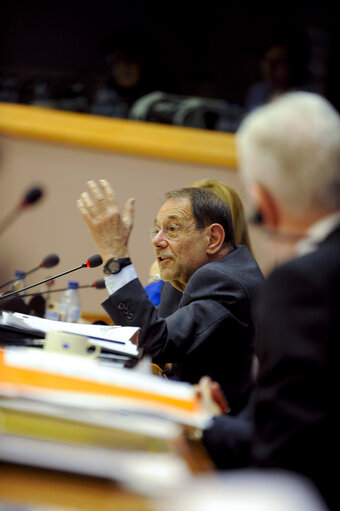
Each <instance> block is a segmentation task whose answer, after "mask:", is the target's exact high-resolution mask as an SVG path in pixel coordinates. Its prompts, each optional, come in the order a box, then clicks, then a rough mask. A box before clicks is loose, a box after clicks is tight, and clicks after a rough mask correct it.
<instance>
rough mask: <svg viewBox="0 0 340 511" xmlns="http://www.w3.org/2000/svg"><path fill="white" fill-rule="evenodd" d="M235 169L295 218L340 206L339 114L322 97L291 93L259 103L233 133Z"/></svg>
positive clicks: (304, 93)
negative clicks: (266, 190) (317, 209)
mask: <svg viewBox="0 0 340 511" xmlns="http://www.w3.org/2000/svg"><path fill="white" fill-rule="evenodd" d="M236 144H237V149H238V156H239V164H240V170H241V174H242V176H243V178H244V179H245V181H247V182H257V183H260V184H262V185H263V186H265V187H266V188H267V189H268V191H270V192H271V193H272V194H273V195H274V196H275V197H276V198H277V199H278V200H279V201H280V202H281V203H282V204H284V205H285V207H287V208H289V209H290V211H291V212H292V213H294V214H295V215H296V216H302V215H303V214H304V212H306V211H311V210H313V209H315V208H320V209H321V210H322V211H329V212H331V211H334V210H336V209H339V208H340V116H339V114H338V112H337V111H336V110H335V109H334V107H333V106H332V105H331V104H330V103H329V102H328V101H327V100H326V99H325V98H323V97H322V96H320V95H318V94H314V93H309V92H290V93H286V94H283V95H282V96H281V97H279V98H278V99H276V100H274V101H273V102H271V103H268V104H267V105H265V106H262V107H258V108H257V109H256V110H254V111H253V112H252V113H250V114H249V115H248V116H247V117H245V119H244V120H243V122H242V123H241V125H240V127H239V129H238V131H237V134H236Z"/></svg>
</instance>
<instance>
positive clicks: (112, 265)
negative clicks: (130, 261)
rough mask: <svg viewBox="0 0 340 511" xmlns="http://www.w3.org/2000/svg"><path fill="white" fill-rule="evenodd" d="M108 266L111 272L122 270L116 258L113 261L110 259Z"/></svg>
mask: <svg viewBox="0 0 340 511" xmlns="http://www.w3.org/2000/svg"><path fill="white" fill-rule="evenodd" d="M107 266H108V270H109V272H110V273H117V272H118V271H119V270H120V264H119V261H116V260H115V259H113V261H110V262H109V264H108V265H107Z"/></svg>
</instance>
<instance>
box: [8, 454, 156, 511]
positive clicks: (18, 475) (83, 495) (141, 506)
mask: <svg viewBox="0 0 340 511" xmlns="http://www.w3.org/2000/svg"><path fill="white" fill-rule="evenodd" d="M3 502H6V503H11V504H12V505H13V504H17V505H20V506H22V505H23V504H24V505H25V506H27V510H28V509H29V510H30V511H34V509H35V507H36V508H37V509H39V510H40V511H41V509H45V510H46V511H48V510H49V508H51V510H52V509H53V511H55V510H56V508H59V509H61V510H62V509H65V510H69V511H70V510H71V509H77V510H89V511H90V510H93V511H98V510H101V511H106V510H114V509H117V510H118V511H125V510H129V511H149V510H150V509H151V507H150V505H149V504H148V502H147V499H146V498H145V497H142V496H140V495H135V494H133V493H130V492H128V491H126V490H124V489H122V488H121V487H119V486H118V485H116V484H114V483H113V482H112V481H108V480H104V479H99V478H98V479H96V478H93V477H85V476H80V475H74V474H66V473H62V472H54V471H50V470H43V469H36V468H32V467H24V466H18V465H11V464H7V463H1V464H0V506H1V504H2V503H3Z"/></svg>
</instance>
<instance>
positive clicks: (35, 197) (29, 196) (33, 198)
mask: <svg viewBox="0 0 340 511" xmlns="http://www.w3.org/2000/svg"><path fill="white" fill-rule="evenodd" d="M42 195H43V190H42V188H40V187H33V188H31V189H30V190H28V192H26V194H25V195H24V197H23V198H22V199H21V201H20V202H19V204H18V205H17V206H16V207H15V208H14V209H13V210H12V211H10V212H9V213H8V214H7V216H5V218H3V220H2V221H1V222H0V234H1V233H2V232H3V231H4V230H5V229H7V227H9V226H10V225H11V223H12V222H14V220H15V219H16V218H17V217H18V216H19V215H20V213H21V212H22V211H24V210H25V209H27V208H28V207H30V206H32V205H33V204H35V203H36V202H38V201H39V200H40V199H41V197H42Z"/></svg>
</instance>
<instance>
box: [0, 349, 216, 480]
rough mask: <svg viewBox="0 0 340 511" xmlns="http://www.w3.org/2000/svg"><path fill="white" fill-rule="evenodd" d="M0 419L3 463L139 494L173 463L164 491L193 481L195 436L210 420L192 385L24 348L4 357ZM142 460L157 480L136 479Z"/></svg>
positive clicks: (1, 354) (5, 351) (0, 353)
mask: <svg viewBox="0 0 340 511" xmlns="http://www.w3.org/2000/svg"><path fill="white" fill-rule="evenodd" d="M0 412H1V418H2V419H1V433H0V459H1V460H3V461H11V462H16V463H23V464H32V465H33V466H34V465H35V466H44V467H49V468H55V469H60V468H62V469H63V470H67V471H71V472H72V471H76V472H79V473H86V474H89V475H97V476H101V477H103V476H105V477H113V478H114V479H116V480H118V481H120V482H121V483H123V484H125V485H128V486H131V487H134V488H137V487H138V488H139V489H140V488H142V487H143V488H147V487H148V485H147V482H146V481H145V480H144V479H145V476H148V478H149V482H150V483H151V480H152V479H153V480H154V482H155V483H156V482H157V477H160V476H161V474H162V471H161V470H160V469H159V466H160V465H162V463H163V464H164V463H167V461H166V460H168V466H169V467H172V470H173V478H170V476H169V475H168V480H167V478H166V477H164V478H162V481H159V485H160V487H161V486H162V485H166V484H169V483H170V481H172V483H174V481H175V480H176V481H178V480H179V479H182V480H183V477H184V476H185V475H186V476H188V475H189V474H190V470H189V464H188V463H187V460H186V459H185V455H186V454H185V453H187V448H186V447H185V442H186V438H187V435H188V434H193V433H194V432H199V431H201V429H202V428H203V427H205V426H206V424H207V422H208V420H209V419H208V418H207V417H206V416H204V415H203V414H202V412H201V410H200V406H199V402H198V400H197V398H196V395H195V392H194V390H193V388H192V386H191V385H189V384H186V383H179V382H171V381H169V380H166V379H164V378H161V377H159V376H154V375H152V374H142V373H140V372H139V371H138V370H137V369H117V368H112V367H109V366H106V365H103V364H101V363H100V362H98V361H97V360H93V359H92V360H90V359H87V358H84V357H77V356H69V355H61V354H54V353H50V352H45V351H44V350H39V349H35V348H22V347H11V348H2V349H1V350H0ZM183 453H184V456H183ZM84 457H87V459H88V462H87V463H85V464H84ZM137 459H139V460H144V461H143V463H145V465H149V471H151V472H152V471H156V472H155V473H154V475H153V477H151V478H150V472H149V473H146V474H144V476H143V474H142V473H140V474H139V477H138V478H136V467H137V462H136V460H137ZM161 459H162V460H163V461H162V462H161V463H160V460H161ZM129 460H130V461H129ZM132 460H135V461H134V462H133V461H132ZM152 460H153V461H152ZM110 463H111V464H110ZM117 463H118V466H117ZM143 463H142V464H143ZM138 466H139V465H138ZM163 466H164V465H163ZM119 467H121V469H119ZM122 467H124V468H122ZM152 467H153V469H152ZM156 467H158V468H156ZM163 473H164V476H165V472H164V471H163ZM166 481H167V483H166Z"/></svg>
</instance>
